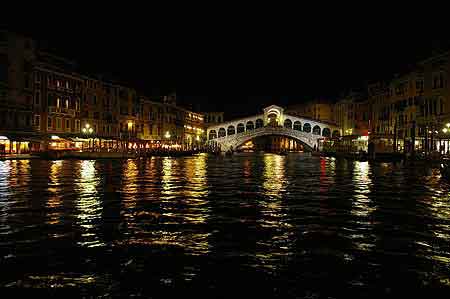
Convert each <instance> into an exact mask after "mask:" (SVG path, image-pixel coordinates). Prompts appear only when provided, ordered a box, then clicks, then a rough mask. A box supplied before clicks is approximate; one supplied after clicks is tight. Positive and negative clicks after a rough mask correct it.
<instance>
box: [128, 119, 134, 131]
mask: <svg viewBox="0 0 450 299" xmlns="http://www.w3.org/2000/svg"><path fill="white" fill-rule="evenodd" d="M132 128H133V122H132V121H131V120H130V121H128V130H131V129H132Z"/></svg>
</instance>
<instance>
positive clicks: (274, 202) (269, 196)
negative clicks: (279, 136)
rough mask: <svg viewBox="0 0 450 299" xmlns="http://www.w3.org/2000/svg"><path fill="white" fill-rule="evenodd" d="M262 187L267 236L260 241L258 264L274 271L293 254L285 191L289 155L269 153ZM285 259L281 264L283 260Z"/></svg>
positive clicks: (257, 253)
mask: <svg viewBox="0 0 450 299" xmlns="http://www.w3.org/2000/svg"><path fill="white" fill-rule="evenodd" d="M263 161H264V172H263V176H262V180H263V181H262V187H263V194H264V195H265V196H264V200H262V201H260V203H259V206H260V213H261V218H260V220H259V223H260V225H261V227H262V228H263V229H265V230H266V236H265V237H264V238H261V239H260V240H258V241H257V246H258V247H257V252H256V253H255V257H256V260H257V263H256V264H255V265H254V266H256V267H258V268H259V267H261V268H264V269H265V270H267V271H269V272H272V271H274V270H275V269H277V268H278V267H279V266H282V265H283V264H284V263H283V262H282V261H284V260H285V259H286V257H287V256H289V255H292V254H293V252H292V244H293V242H294V238H293V234H294V230H293V226H292V224H290V223H289V222H288V213H287V206H286V202H285V201H286V198H285V192H286V187H287V184H288V181H287V179H286V169H285V163H286V156H280V155H274V154H265V155H264V158H263ZM280 262H281V263H280Z"/></svg>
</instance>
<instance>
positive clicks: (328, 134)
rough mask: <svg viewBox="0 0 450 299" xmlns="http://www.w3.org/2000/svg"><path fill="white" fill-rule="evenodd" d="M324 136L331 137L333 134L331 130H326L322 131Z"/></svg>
mask: <svg viewBox="0 0 450 299" xmlns="http://www.w3.org/2000/svg"><path fill="white" fill-rule="evenodd" d="M322 136H323V137H330V136H331V132H330V129H329V128H325V129H323V130H322Z"/></svg>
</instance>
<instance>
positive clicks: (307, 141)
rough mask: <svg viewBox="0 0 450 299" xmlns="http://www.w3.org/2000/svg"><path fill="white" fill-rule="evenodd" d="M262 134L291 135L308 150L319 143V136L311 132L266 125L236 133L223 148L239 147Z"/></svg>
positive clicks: (290, 136) (225, 149)
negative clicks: (239, 133) (240, 133)
mask: <svg viewBox="0 0 450 299" xmlns="http://www.w3.org/2000/svg"><path fill="white" fill-rule="evenodd" d="M262 136H283V137H289V138H291V139H294V140H296V141H297V142H299V143H301V144H302V145H303V147H304V148H305V149H307V150H312V149H313V148H314V145H317V139H318V137H315V136H313V135H311V134H308V133H304V132H302V131H296V130H292V129H289V128H283V127H264V128H262V129H259V130H254V131H251V132H247V133H245V134H242V135H241V136H240V135H235V137H233V138H231V140H229V141H228V142H224V143H223V144H222V150H223V151H227V150H228V149H231V148H232V149H237V148H238V147H240V146H241V145H243V144H245V143H246V142H248V141H250V140H253V139H255V138H258V137H262Z"/></svg>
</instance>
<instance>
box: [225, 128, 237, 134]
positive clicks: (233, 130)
mask: <svg viewBox="0 0 450 299" xmlns="http://www.w3.org/2000/svg"><path fill="white" fill-rule="evenodd" d="M234 134H236V129H235V128H234V126H228V129H227V135H234Z"/></svg>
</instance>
